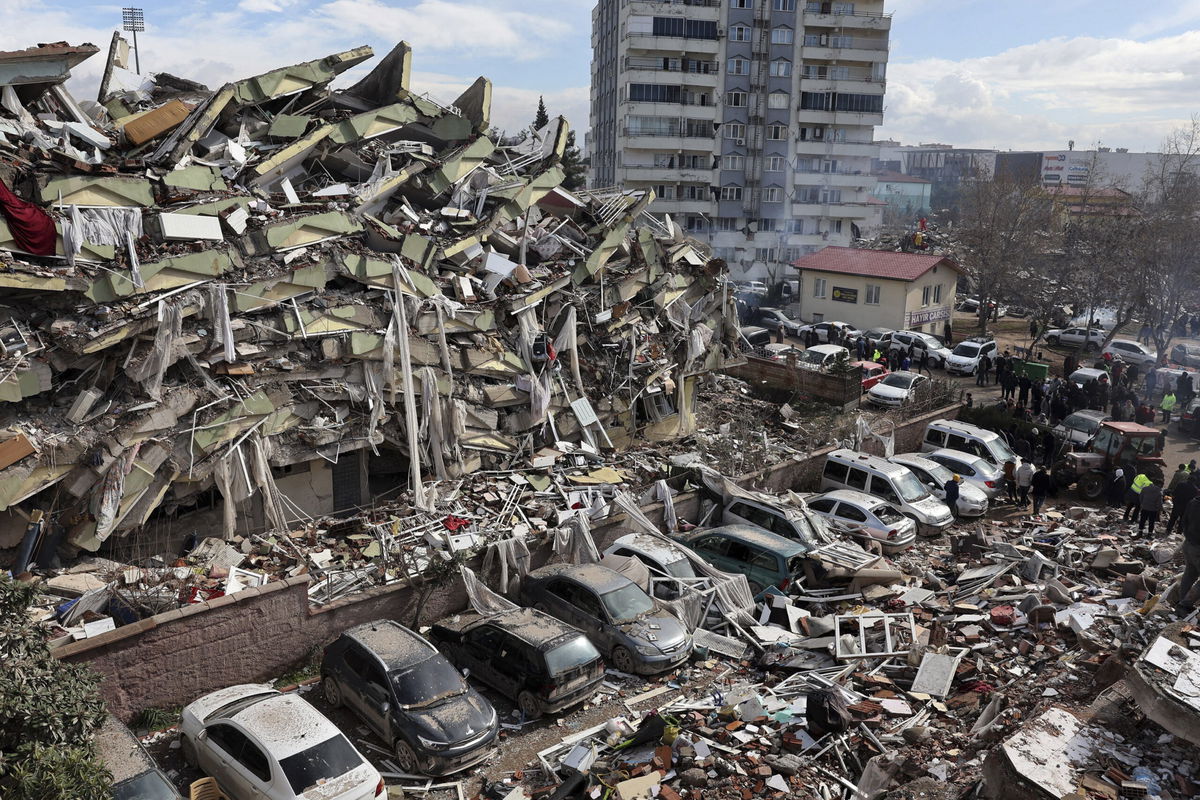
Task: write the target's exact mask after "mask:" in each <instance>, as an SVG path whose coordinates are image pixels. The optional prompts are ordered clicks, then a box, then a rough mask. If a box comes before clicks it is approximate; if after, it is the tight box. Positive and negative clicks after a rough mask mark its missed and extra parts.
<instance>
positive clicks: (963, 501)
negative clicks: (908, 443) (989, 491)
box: [888, 453, 988, 517]
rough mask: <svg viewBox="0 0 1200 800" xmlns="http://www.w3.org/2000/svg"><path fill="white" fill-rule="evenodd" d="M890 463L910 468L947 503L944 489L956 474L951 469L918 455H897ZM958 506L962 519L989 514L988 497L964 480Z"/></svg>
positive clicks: (959, 489) (959, 488)
mask: <svg viewBox="0 0 1200 800" xmlns="http://www.w3.org/2000/svg"><path fill="white" fill-rule="evenodd" d="M888 461H891V462H892V463H893V464H899V465H900V466H902V467H908V470H909V471H910V472H911V473H912V474H913V475H916V476H917V480H919V481H920V482H921V483H923V484H925V486H926V487H928V489H929V491H930V492H931V493H932V494H933V496H934V497H936V498H937V499H938V500H941V501H942V502H945V500H946V490H945V489H944V488H943V487H944V486H945V485H946V481H949V480H952V479H953V478H954V473H953V472H951V471H950V470H949V469H947V468H946V467H944V466H942V465H941V464H939V463H938V462H936V461H932V460H930V459H929V458H927V457H926V456H923V455H920V454H918V453H897V454H896V455H894V456H892V457H891V458H889V459H888ZM957 506H958V507H957V508H956V509H955V511H956V512H957V513H958V515H959V516H960V517H981V516H983V515H984V514H986V513H987V510H988V496H987V495H986V494H984V492H983V491H982V490H981V489H979V488H978V487H977V486H975V485H974V484H971V483H967V482H966V481H965V480H964V481H963V482H962V483H961V484H959V486H958V503H957Z"/></svg>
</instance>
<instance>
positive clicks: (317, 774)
mask: <svg viewBox="0 0 1200 800" xmlns="http://www.w3.org/2000/svg"><path fill="white" fill-rule="evenodd" d="M179 727H180V730H181V733H180V745H181V749H182V752H183V757H184V760H186V761H187V762H188V763H189V764H192V765H194V766H198V767H200V769H201V770H203V771H204V772H205V773H206V774H208V775H211V776H212V777H214V778H216V779H217V783H218V784H220V786H221V789H222V790H223V791H224V792H225V793H226V794H227V795H229V796H230V797H231V798H232V799H233V800H314V798H320V799H321V800H367V798H375V797H382V796H383V794H384V785H383V778H382V777H381V776H380V775H379V773H378V772H377V771H376V770H375V768H374V767H373V766H371V764H370V763H369V762H368V761H367V760H366V759H365V758H363V757H362V755H361V754H360V753H359V752H358V751H357V750H355V749H354V745H352V744H351V743H350V740H349V739H347V738H346V735H345V734H344V733H342V732H341V730H339V729H338V727H337V726H336V725H334V724H333V723H332V722H330V721H329V720H328V719H326V718H325V716H324V715H323V714H322V713H321V712H320V711H317V710H316V709H315V708H313V707H312V706H311V705H309V704H308V702H307V701H305V699H304V698H302V697H301V696H300V695H298V694H281V693H280V692H278V691H276V690H275V689H272V688H271V687H270V686H266V685H264V684H240V685H238V686H230V687H228V688H225V689H218V690H217V691H215V692H210V693H209V694H206V695H204V696H203V697H201V698H199V699H197V700H193V701H192V702H191V703H189V704H188V705H187V706H184V709H183V712H182V713H181V715H180V724H179Z"/></svg>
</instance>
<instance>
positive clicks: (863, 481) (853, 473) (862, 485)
mask: <svg viewBox="0 0 1200 800" xmlns="http://www.w3.org/2000/svg"><path fill="white" fill-rule="evenodd" d="M846 485H847V486H849V487H850V488H851V489H862V490H863V491H866V489H867V473H866V471H865V470H861V469H859V468H858V467H851V468H850V474H849V475H847V476H846Z"/></svg>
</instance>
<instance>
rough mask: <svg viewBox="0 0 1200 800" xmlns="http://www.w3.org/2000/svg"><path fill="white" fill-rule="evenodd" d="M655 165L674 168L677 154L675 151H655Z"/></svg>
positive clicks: (662, 167)
mask: <svg viewBox="0 0 1200 800" xmlns="http://www.w3.org/2000/svg"><path fill="white" fill-rule="evenodd" d="M654 166H656V167H658V168H659V169H674V168H675V154H674V153H655V154H654Z"/></svg>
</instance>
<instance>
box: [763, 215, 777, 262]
mask: <svg viewBox="0 0 1200 800" xmlns="http://www.w3.org/2000/svg"><path fill="white" fill-rule="evenodd" d="M778 225H779V220H777V219H773V218H772V219H760V220H759V221H758V232H759V233H774V232H775V231H777V230H779V227H778ZM760 260H761V259H760ZM773 260H774V259H772V261H773Z"/></svg>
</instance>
